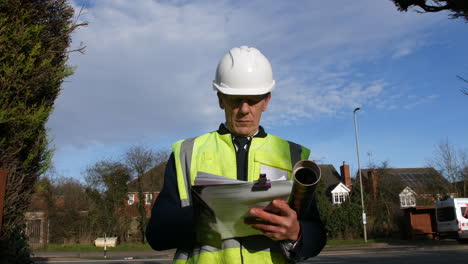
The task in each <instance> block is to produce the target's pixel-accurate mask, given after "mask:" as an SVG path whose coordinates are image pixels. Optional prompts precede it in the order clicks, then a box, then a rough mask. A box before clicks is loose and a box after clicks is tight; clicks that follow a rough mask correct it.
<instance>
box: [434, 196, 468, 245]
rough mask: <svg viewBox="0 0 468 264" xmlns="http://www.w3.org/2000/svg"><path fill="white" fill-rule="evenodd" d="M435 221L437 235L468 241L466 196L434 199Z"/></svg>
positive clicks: (467, 204) (467, 199) (467, 202)
mask: <svg viewBox="0 0 468 264" xmlns="http://www.w3.org/2000/svg"><path fill="white" fill-rule="evenodd" d="M436 222H437V232H438V234H439V237H451V238H456V239H457V240H458V241H459V242H464V243H465V242H468V198H447V199H444V200H438V201H436Z"/></svg>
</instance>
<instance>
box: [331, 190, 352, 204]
mask: <svg viewBox="0 0 468 264" xmlns="http://www.w3.org/2000/svg"><path fill="white" fill-rule="evenodd" d="M347 198H348V193H346V192H337V193H334V194H333V203H334V204H341V203H343V202H344V201H346V199H347Z"/></svg>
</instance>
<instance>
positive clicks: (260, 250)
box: [173, 236, 290, 264]
mask: <svg viewBox="0 0 468 264" xmlns="http://www.w3.org/2000/svg"><path fill="white" fill-rule="evenodd" d="M173 263H225V264H231V263H275V264H277V263H280V264H281V263H290V261H288V260H287V259H285V258H284V257H283V255H282V253H281V250H280V248H279V245H278V243H277V242H274V241H273V240H271V239H269V238H267V237H265V236H251V237H244V238H232V239H225V240H223V242H222V249H219V248H215V247H211V246H207V245H204V246H195V247H194V248H191V249H187V250H184V249H177V252H176V253H175V255H174V260H173Z"/></svg>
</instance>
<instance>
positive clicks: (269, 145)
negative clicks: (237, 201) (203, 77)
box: [146, 46, 326, 264]
mask: <svg viewBox="0 0 468 264" xmlns="http://www.w3.org/2000/svg"><path fill="white" fill-rule="evenodd" d="M274 86H275V81H274V80H273V73H272V69H271V65H270V62H269V61H268V59H267V58H266V57H265V56H264V55H263V54H262V53H260V51H259V50H257V49H255V48H251V47H246V46H241V47H240V48H233V49H231V50H230V51H229V52H228V54H226V55H225V56H224V57H223V58H222V59H221V61H220V62H219V64H218V67H217V70H216V78H215V80H214V81H213V88H214V89H215V90H216V91H217V95H218V99H219V106H220V107H221V109H223V110H224V113H225V117H226V120H225V123H222V124H221V125H220V126H219V128H218V130H217V131H214V132H210V133H207V134H204V135H202V136H199V137H195V138H190V139H186V140H182V141H179V142H176V143H175V144H174V145H173V147H172V151H173V153H172V154H171V157H170V158H169V161H168V164H167V166H166V171H165V176H164V186H163V189H162V191H161V193H160V194H159V196H158V199H157V200H156V202H155V204H154V206H153V209H152V213H151V219H150V222H149V224H148V228H147V232H146V237H147V240H148V242H149V244H150V245H151V246H152V247H153V248H154V249H155V250H166V249H171V248H177V252H176V254H175V256H174V263H208V264H209V263H226V264H229V263H291V262H295V261H298V260H302V259H305V258H308V257H312V256H315V255H317V254H318V253H319V252H320V251H321V250H322V248H323V247H324V245H325V242H326V236H325V229H324V227H323V224H322V222H321V221H320V218H319V215H318V211H317V207H316V202H315V200H313V201H312V203H311V205H310V206H309V208H307V210H306V212H305V213H304V215H303V216H301V219H300V220H298V218H297V214H296V212H295V211H294V210H292V209H291V208H290V207H289V206H288V204H287V203H286V202H285V201H283V200H280V199H277V200H274V201H273V202H272V205H271V206H273V207H274V210H273V211H275V213H271V211H265V210H263V209H260V208H252V209H250V211H249V213H250V215H251V216H253V217H257V218H259V219H263V220H265V221H264V222H254V223H252V224H251V225H252V227H253V228H256V229H258V230H260V231H261V232H262V233H263V235H255V236H247V237H234V238H229V239H224V240H222V242H221V245H219V246H217V247H213V246H212V245H207V244H206V243H203V242H200V241H199V240H198V239H196V236H195V233H196V231H195V227H194V212H193V206H192V201H191V194H190V187H191V186H192V185H193V184H194V181H195V177H196V175H197V173H199V172H204V173H209V174H214V175H221V176H224V177H229V178H232V179H239V180H244V181H255V180H257V179H258V177H259V174H260V173H262V172H265V171H268V172H269V173H271V172H273V173H274V174H275V173H276V174H278V173H279V174H281V173H282V174H284V176H286V177H289V178H291V176H292V168H293V166H294V164H295V163H296V162H297V161H299V160H304V159H308V156H309V153H310V151H309V150H308V149H307V148H305V147H303V146H301V145H298V144H295V143H292V142H289V141H286V140H283V139H281V138H279V137H276V136H273V135H270V134H267V133H266V132H265V130H264V129H263V127H261V126H260V120H261V116H262V113H263V112H264V111H265V110H266V109H267V106H268V103H269V101H270V99H271V91H272V90H273V88H274ZM198 235H200V234H198ZM202 235H203V234H202Z"/></svg>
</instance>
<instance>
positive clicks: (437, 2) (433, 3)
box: [392, 0, 468, 22]
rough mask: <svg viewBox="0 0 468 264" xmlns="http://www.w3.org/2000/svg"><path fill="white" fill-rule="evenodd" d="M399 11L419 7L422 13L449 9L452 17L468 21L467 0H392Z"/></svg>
mask: <svg viewBox="0 0 468 264" xmlns="http://www.w3.org/2000/svg"><path fill="white" fill-rule="evenodd" d="M392 2H393V3H394V4H395V5H396V6H397V8H398V11H404V12H406V11H408V9H409V8H412V7H419V8H420V9H422V10H423V11H417V12H421V13H433V12H440V11H449V12H450V18H462V19H464V20H465V21H466V22H468V2H467V1H466V0H392Z"/></svg>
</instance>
